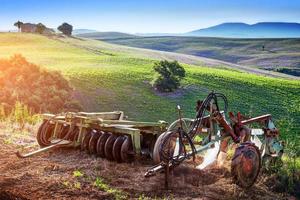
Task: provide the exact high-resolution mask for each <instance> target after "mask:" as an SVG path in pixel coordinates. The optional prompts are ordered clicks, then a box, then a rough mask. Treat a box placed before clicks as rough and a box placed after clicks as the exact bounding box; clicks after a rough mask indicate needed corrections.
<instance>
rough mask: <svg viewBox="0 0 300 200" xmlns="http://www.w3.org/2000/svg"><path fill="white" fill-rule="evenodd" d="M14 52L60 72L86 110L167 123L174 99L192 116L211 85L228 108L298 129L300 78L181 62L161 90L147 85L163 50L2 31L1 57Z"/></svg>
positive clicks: (172, 117)
mask: <svg viewBox="0 0 300 200" xmlns="http://www.w3.org/2000/svg"><path fill="white" fill-rule="evenodd" d="M18 53H19V54H22V55H23V56H25V57H26V58H27V59H28V60H29V61H30V62H33V63H36V64H38V65H41V66H43V67H45V68H48V69H51V70H59V71H61V72H62V73H63V75H64V76H65V77H66V78H67V79H68V80H69V81H70V83H71V85H72V86H73V87H74V88H75V89H76V91H75V92H74V97H75V98H77V99H79V100H80V101H81V103H82V104H83V106H84V108H85V110H86V111H112V110H123V111H125V114H126V115H128V116H129V119H135V120H147V121H156V120H159V119H162V120H166V121H169V122H171V121H172V120H174V119H176V117H177V114H176V110H175V106H176V104H180V105H182V108H183V110H184V116H187V117H192V116H194V107H195V102H196V100H198V99H201V98H203V97H205V96H206V94H207V92H209V91H211V90H215V91H218V92H222V93H224V94H225V95H226V96H227V97H228V100H229V110H232V111H241V112H242V113H245V114H250V115H252V116H254V115H259V114H265V113H272V114H273V115H274V117H275V119H277V121H279V122H280V124H286V123H288V122H292V125H291V126H290V128H291V129H292V130H291V132H293V133H295V134H296V133H297V134H299V133H300V132H299V130H300V81H296V80H284V79H278V78H271V77H263V76H257V75H254V74H248V73H242V72H239V71H237V70H229V69H226V68H223V69H222V68H212V67H205V66H201V64H199V65H198V66H196V65H190V64H183V65H184V67H185V68H186V71H187V77H186V79H185V80H184V81H183V88H182V89H180V90H178V91H177V92H175V93H173V94H167V95H162V94H158V93H156V92H155V91H153V89H152V88H151V85H150V84H149V82H150V81H151V80H152V78H153V75H154V72H153V71H152V66H153V63H154V62H155V61H157V59H162V58H168V57H167V54H166V55H165V54H162V53H161V52H157V53H156V52H153V51H151V52H149V51H146V50H139V49H134V48H128V47H122V46H118V45H114V44H109V43H105V42H101V41H96V40H84V39H76V38H65V37H59V36H54V37H52V38H47V37H44V36H39V35H33V34H21V33H1V34H0V57H1V58H3V57H4V58H7V57H10V56H11V55H13V54H18ZM179 60H180V58H179ZM220 67H221V66H220Z"/></svg>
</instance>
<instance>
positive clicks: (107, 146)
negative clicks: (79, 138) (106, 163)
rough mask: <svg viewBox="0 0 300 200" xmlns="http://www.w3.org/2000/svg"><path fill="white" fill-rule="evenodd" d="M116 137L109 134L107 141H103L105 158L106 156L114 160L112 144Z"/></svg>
mask: <svg viewBox="0 0 300 200" xmlns="http://www.w3.org/2000/svg"><path fill="white" fill-rule="evenodd" d="M116 139H117V136H116V135H114V134H112V135H111V136H109V138H107V141H106V143H105V148H104V152H105V158H107V159H108V160H114V157H113V146H114V143H115V141H116Z"/></svg>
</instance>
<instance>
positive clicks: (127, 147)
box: [121, 136, 134, 162]
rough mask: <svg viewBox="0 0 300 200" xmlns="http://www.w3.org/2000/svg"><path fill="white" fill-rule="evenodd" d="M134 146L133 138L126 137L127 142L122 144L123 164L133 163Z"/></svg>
mask: <svg viewBox="0 0 300 200" xmlns="http://www.w3.org/2000/svg"><path fill="white" fill-rule="evenodd" d="M133 152H134V151H133V146H132V141H131V138H130V137H128V136H126V139H125V141H124V142H123V144H122V147H121V158H122V161H123V162H132V161H133V159H134V154H133Z"/></svg>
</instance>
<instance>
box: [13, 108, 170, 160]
mask: <svg viewBox="0 0 300 200" xmlns="http://www.w3.org/2000/svg"><path fill="white" fill-rule="evenodd" d="M166 127H167V123H166V122H164V121H158V122H137V121H128V120H125V119H124V114H123V112H121V111H115V112H102V113H85V112H79V113H66V114H64V115H52V114H44V115H43V122H42V124H41V125H40V127H39V129H38V132H37V141H38V144H39V145H40V146H41V147H42V148H41V149H39V150H37V151H35V152H32V153H28V154H25V155H22V154H20V153H19V152H18V153H17V155H18V156H19V157H22V158H25V157H29V156H33V155H35V154H38V153H41V152H43V151H47V150H49V149H52V148H57V147H62V146H71V147H74V148H79V149H81V150H82V151H85V152H86V153H88V154H92V155H95V156H97V157H102V158H106V159H107V160H110V161H116V162H131V161H133V160H134V158H135V157H136V156H140V155H146V156H149V157H150V156H151V155H152V151H153V148H151V147H152V146H151V145H152V144H154V143H155V141H156V138H157V137H159V135H160V134H161V133H163V132H164V131H166ZM147 140H150V141H147ZM150 144H151V145H150Z"/></svg>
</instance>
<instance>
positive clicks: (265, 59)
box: [86, 35, 300, 72]
mask: <svg viewBox="0 0 300 200" xmlns="http://www.w3.org/2000/svg"><path fill="white" fill-rule="evenodd" d="M86 37H89V36H88V35H86ZM100 39H102V40H104V41H108V42H110V43H114V44H121V45H127V46H132V47H140V48H148V49H155V50H163V51H170V52H178V53H184V54H190V55H196V56H203V57H208V58H214V59H218V60H223V61H228V62H232V63H237V64H242V65H247V66H253V67H260V68H266V69H276V68H281V67H287V68H292V69H294V70H295V69H297V71H298V72H299V70H300V51H299V49H300V40H299V39H230V38H206V37H174V36H172V37H135V38H119V39H118V38H115V39H109V38H107V39H106V38H100ZM263 45H264V46H265V50H264V51H262V46H263Z"/></svg>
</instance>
